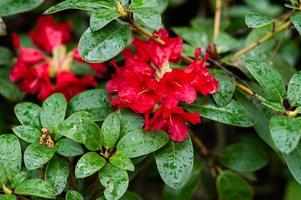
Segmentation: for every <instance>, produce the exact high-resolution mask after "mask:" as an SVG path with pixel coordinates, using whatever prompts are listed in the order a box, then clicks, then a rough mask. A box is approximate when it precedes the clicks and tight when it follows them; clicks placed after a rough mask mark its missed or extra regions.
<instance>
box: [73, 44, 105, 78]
mask: <svg viewBox="0 0 301 200" xmlns="http://www.w3.org/2000/svg"><path fill="white" fill-rule="evenodd" d="M73 57H74V59H75V60H77V61H78V62H81V63H85V64H88V65H90V67H91V68H92V69H93V70H94V71H95V72H96V73H97V74H99V75H102V74H104V73H105V72H106V71H107V67H106V66H105V64H103V63H88V62H86V61H85V60H84V59H83V58H82V57H81V55H80V54H79V51H78V49H77V48H76V49H74V50H73Z"/></svg>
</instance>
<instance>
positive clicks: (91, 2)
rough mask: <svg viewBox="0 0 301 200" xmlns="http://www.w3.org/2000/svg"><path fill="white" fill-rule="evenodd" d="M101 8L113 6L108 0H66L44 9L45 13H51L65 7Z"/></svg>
mask: <svg viewBox="0 0 301 200" xmlns="http://www.w3.org/2000/svg"><path fill="white" fill-rule="evenodd" d="M102 8H114V3H113V2H111V1H109V0H66V1H63V2H61V3H58V4H56V5H54V6H52V7H50V8H49V9H48V10H46V11H45V14H52V13H56V12H60V11H63V10H67V9H80V10H87V11H95V10H99V9H102Z"/></svg>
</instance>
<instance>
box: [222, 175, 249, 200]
mask: <svg viewBox="0 0 301 200" xmlns="http://www.w3.org/2000/svg"><path fill="white" fill-rule="evenodd" d="M216 185H217V191H218V193H219V195H220V198H221V199H223V200H252V199H253V191H252V188H251V187H250V185H249V184H248V183H247V182H246V181H244V180H243V179H242V178H241V177H240V176H239V175H237V174H235V173H233V172H230V171H223V172H222V173H220V174H219V176H218V177H217V183H216Z"/></svg>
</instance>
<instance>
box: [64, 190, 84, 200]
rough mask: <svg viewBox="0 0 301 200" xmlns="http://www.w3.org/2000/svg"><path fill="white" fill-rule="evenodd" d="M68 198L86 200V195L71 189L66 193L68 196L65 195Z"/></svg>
mask: <svg viewBox="0 0 301 200" xmlns="http://www.w3.org/2000/svg"><path fill="white" fill-rule="evenodd" d="M65 199H66V200H84V197H83V196H82V195H81V194H80V193H78V192H76V191H74V190H69V191H68V192H67V193H66V197H65Z"/></svg>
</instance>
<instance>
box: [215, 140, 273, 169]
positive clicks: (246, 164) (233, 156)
mask: <svg viewBox="0 0 301 200" xmlns="http://www.w3.org/2000/svg"><path fill="white" fill-rule="evenodd" d="M219 161H220V162H221V163H222V164H223V165H224V166H226V167H228V168H230V169H233V170H236V171H239V172H253V171H256V170H258V169H260V168H262V167H264V166H265V165H266V164H267V163H268V156H267V154H266V152H265V151H263V150H262V149H259V148H257V147H256V146H254V145H252V144H245V143H239V144H233V145H230V146H227V147H226V149H224V150H223V152H222V153H221V154H220V156H219Z"/></svg>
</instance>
